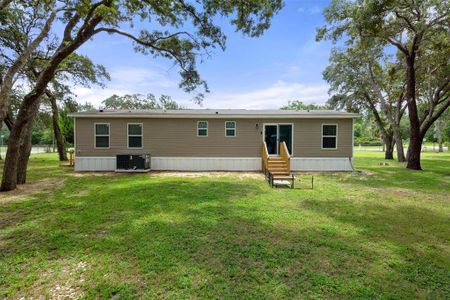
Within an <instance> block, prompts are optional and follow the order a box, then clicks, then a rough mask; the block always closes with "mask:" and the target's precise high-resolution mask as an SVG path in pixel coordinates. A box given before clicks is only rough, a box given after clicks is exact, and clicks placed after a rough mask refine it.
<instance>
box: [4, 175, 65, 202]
mask: <svg viewBox="0 0 450 300" xmlns="http://www.w3.org/2000/svg"><path fill="white" fill-rule="evenodd" d="M64 180H65V179H64V178H57V177H55V178H49V179H44V180H39V181H36V182H32V183H26V184H21V185H18V186H17V188H16V189H15V190H13V191H9V192H3V193H1V194H0V204H6V203H11V202H18V201H21V200H24V199H26V198H27V197H28V196H31V195H33V194H35V193H51V192H53V191H54V190H55V189H57V188H59V187H61V186H62V185H63V184H64Z"/></svg>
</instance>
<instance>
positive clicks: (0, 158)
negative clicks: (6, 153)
mask: <svg viewBox="0 0 450 300" xmlns="http://www.w3.org/2000/svg"><path fill="white" fill-rule="evenodd" d="M2 128H3V121H2V120H0V139H2V141H1V144H0V146H3V137H2V136H1V135H2ZM0 160H3V158H2V149H1V148H0Z"/></svg>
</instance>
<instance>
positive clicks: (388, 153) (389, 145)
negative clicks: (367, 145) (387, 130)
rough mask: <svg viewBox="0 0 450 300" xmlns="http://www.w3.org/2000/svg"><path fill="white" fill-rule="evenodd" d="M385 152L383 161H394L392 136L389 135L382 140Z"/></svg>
mask: <svg viewBox="0 0 450 300" xmlns="http://www.w3.org/2000/svg"><path fill="white" fill-rule="evenodd" d="M384 143H385V151H384V159H394V138H393V136H392V134H389V135H388V136H386V137H385V138H384Z"/></svg>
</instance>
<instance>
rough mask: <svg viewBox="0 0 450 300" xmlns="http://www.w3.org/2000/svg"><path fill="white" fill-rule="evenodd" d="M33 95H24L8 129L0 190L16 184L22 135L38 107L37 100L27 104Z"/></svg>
mask: <svg viewBox="0 0 450 300" xmlns="http://www.w3.org/2000/svg"><path fill="white" fill-rule="evenodd" d="M35 97H36V94H34V93H30V94H28V95H27V96H25V98H24V100H23V103H22V106H21V108H20V110H19V114H18V115H17V119H16V121H15V122H14V126H13V127H12V129H11V131H10V134H9V139H8V149H7V151H6V158H5V164H4V166H3V178H2V185H1V187H0V191H11V190H13V189H15V188H16V186H17V168H18V161H19V157H20V145H21V143H22V137H24V136H25V133H26V132H25V131H26V129H27V128H28V127H27V126H28V124H32V123H33V120H34V114H35V113H36V112H37V109H38V107H39V101H34V102H32V103H31V104H28V103H29V102H30V99H33V98H34V99H35ZM39 98H40V97H38V99H37V100H39ZM27 104H28V105H27Z"/></svg>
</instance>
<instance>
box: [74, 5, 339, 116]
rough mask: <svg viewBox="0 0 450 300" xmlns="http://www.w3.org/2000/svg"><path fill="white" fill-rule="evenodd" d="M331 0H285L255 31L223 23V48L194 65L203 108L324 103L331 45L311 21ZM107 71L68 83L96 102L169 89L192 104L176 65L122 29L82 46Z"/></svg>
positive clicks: (317, 22) (82, 97) (319, 20)
mask: <svg viewBox="0 0 450 300" xmlns="http://www.w3.org/2000/svg"><path fill="white" fill-rule="evenodd" d="M328 4H329V1H321V0H298V1H297V0H291V1H286V2H285V7H284V8H283V9H282V10H281V12H280V13H279V14H278V15H276V16H275V17H274V19H273V21H272V26H271V27H270V29H269V30H268V31H267V32H266V33H265V34H264V35H263V36H261V37H259V38H249V37H244V36H243V35H242V34H241V33H239V32H234V29H233V27H232V26H230V25H228V24H227V23H224V26H223V30H224V31H225V33H226V34H227V48H226V50H225V51H224V52H222V51H221V50H219V49H215V50H214V51H213V55H212V57H210V58H208V59H207V60H206V61H204V62H203V63H201V64H199V71H200V74H201V76H202V78H203V79H205V80H206V81H207V82H208V85H209V88H210V90H211V92H210V93H209V94H207V95H206V97H205V100H204V102H203V107H204V108H248V109H261V108H279V107H280V106H282V105H283V104H286V103H287V102H288V101H289V100H301V101H303V102H306V103H316V104H319V103H324V102H325V101H326V100H327V98H328V93H327V91H328V85H327V84H326V82H324V81H323V80H322V71H323V69H324V68H325V67H326V65H327V63H328V56H329V54H330V49H331V46H332V45H331V44H330V43H329V42H319V43H317V42H315V33H316V28H317V27H319V26H322V25H323V24H324V19H323V16H322V10H323V8H324V7H326V6H327V5H328ZM79 52H81V53H83V54H86V55H88V56H89V57H90V58H91V59H92V60H93V61H94V62H95V63H99V64H103V65H104V66H105V67H106V68H107V70H108V71H109V73H110V74H111V77H112V78H111V81H109V82H106V87H105V88H103V89H101V88H97V87H93V88H90V89H87V88H81V87H76V88H75V89H74V91H75V93H76V94H77V98H78V101H79V102H85V101H89V102H92V103H93V104H94V105H96V106H99V105H100V102H101V100H103V99H104V98H106V97H108V96H110V95H112V94H119V95H122V94H127V93H142V94H147V93H153V94H155V95H160V94H168V95H170V96H172V98H173V99H174V100H176V101H178V102H180V103H182V104H183V105H185V106H187V107H190V108H196V107H199V106H197V105H196V104H194V103H193V102H192V101H191V100H190V99H192V97H193V95H192V94H187V93H185V92H183V91H182V90H181V89H179V88H178V83H179V80H180V78H179V75H178V72H177V67H176V66H173V63H172V62H170V61H168V60H165V59H154V58H152V57H150V56H145V55H142V54H139V53H135V52H134V50H133V46H132V43H131V42H130V41H129V40H128V39H126V38H124V37H120V36H112V35H106V34H104V35H100V36H97V37H95V39H93V40H92V41H90V42H89V43H87V44H85V45H84V46H83V47H82V48H80V51H79Z"/></svg>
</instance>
